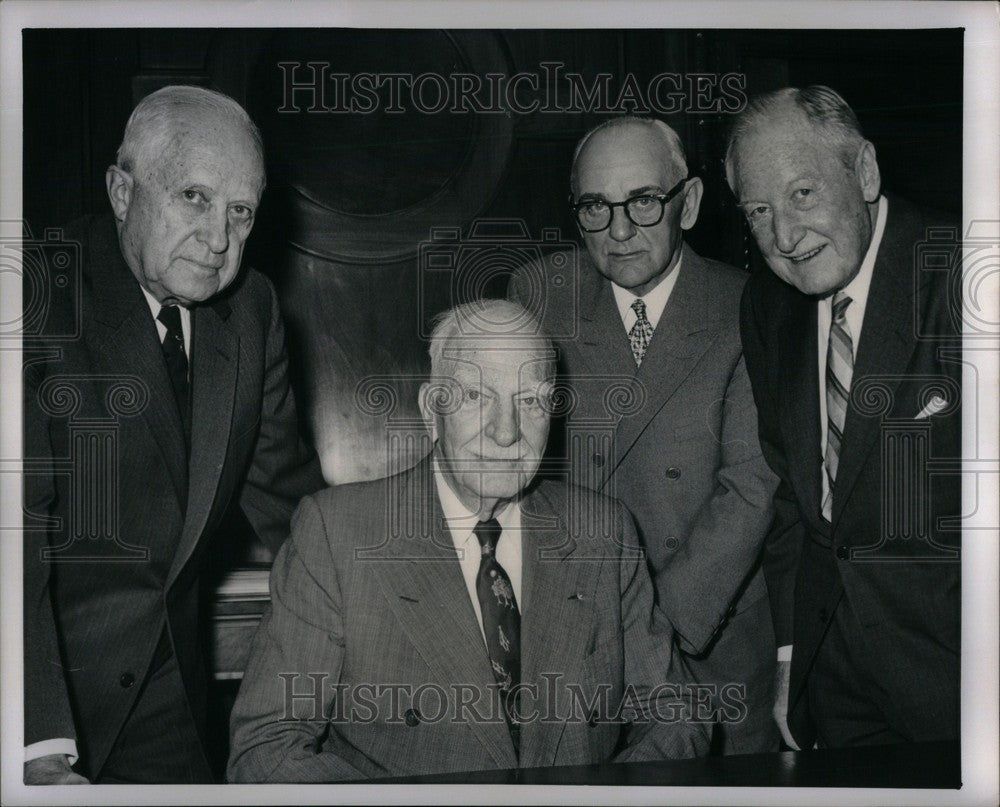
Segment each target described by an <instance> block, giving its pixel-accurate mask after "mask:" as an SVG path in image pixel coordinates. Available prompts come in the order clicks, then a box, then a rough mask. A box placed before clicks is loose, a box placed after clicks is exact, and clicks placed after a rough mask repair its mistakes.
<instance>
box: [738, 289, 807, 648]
mask: <svg viewBox="0 0 1000 807" xmlns="http://www.w3.org/2000/svg"><path fill="white" fill-rule="evenodd" d="M740 329H741V335H742V339H743V351H744V355H745V357H746V362H747V370H748V371H749V376H750V379H751V382H752V384H753V394H754V400H755V401H756V404H757V412H758V430H759V436H760V446H761V450H762V452H763V454H764V458H765V459H766V460H767V463H768V465H770V466H771V468H772V469H773V471H774V472H775V473H776V474H777V476H778V488H777V490H776V492H775V494H774V520H773V522H772V523H771V528H770V530H768V532H767V536H766V538H765V540H764V555H763V561H762V562H763V568H764V577H765V579H766V581H767V590H768V596H769V597H770V601H771V619H772V621H773V622H774V636H775V640H776V642H777V644H778V646H779V647H781V646H784V645H790V644H791V643H792V620H793V614H794V611H793V603H794V595H795V578H796V574H797V570H798V564H799V554H800V552H801V549H802V539H803V536H804V529H805V528H804V525H803V523H802V518H801V515H800V513H799V508H798V504H797V503H796V501H795V496H794V493H793V492H792V487H791V483H790V479H789V476H788V473H789V472H788V463H787V460H786V457H785V451H784V446H783V445H782V439H781V429H780V423H779V420H778V408H777V401H776V399H775V394H774V393H775V391H774V389H773V388H772V387H773V385H772V382H771V381H769V377H768V374H767V367H766V366H765V356H766V353H765V347H764V341H763V338H762V335H761V326H760V319H759V316H758V312H757V308H756V304H755V299H754V296H753V292H752V286H751V285H750V284H747V288H746V290H745V292H744V294H743V302H742V309H741V315H740Z"/></svg>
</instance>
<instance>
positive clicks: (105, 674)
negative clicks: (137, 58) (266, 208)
mask: <svg viewBox="0 0 1000 807" xmlns="http://www.w3.org/2000/svg"><path fill="white" fill-rule="evenodd" d="M263 189H264V161H263V152H262V146H261V140H260V135H259V133H258V132H257V129H256V127H255V126H254V125H253V123H252V122H251V121H250V119H249V117H247V115H246V113H245V112H244V111H243V109H242V108H241V107H240V106H239V105H238V104H237V103H236V102H235V101H233V100H232V99H231V98H228V97H226V96H224V95H222V94H220V93H216V92H212V91H209V90H205V89H201V88H196V87H166V88H163V89H161V90H159V91H157V92H155V93H153V94H152V95H150V96H148V97H147V98H145V99H144V100H143V101H142V102H141V103H140V104H139V105H138V107H137V108H136V110H135V111H134V112H133V114H132V116H131V118H130V119H129V122H128V125H127V127H126V130H125V136H124V139H123V142H122V145H121V148H120V149H119V152H118V161H117V163H116V164H115V165H113V166H111V167H110V168H109V169H108V171H107V191H108V197H109V199H110V201H111V208H112V212H113V214H114V215H113V218H112V217H110V216H107V217H101V218H95V219H91V220H85V221H83V222H80V223H78V224H77V225H74V226H73V227H71V228H70V229H69V231H68V236H69V239H70V240H73V241H75V242H76V243H78V244H79V246H80V256H81V265H80V266H78V267H75V268H76V269H77V270H78V272H79V277H80V296H79V298H78V299H73V300H72V301H71V302H72V304H74V305H76V304H78V305H79V315H80V322H81V329H80V330H81V333H80V336H79V338H78V339H75V340H71V341H68V342H60V341H58V340H56V341H53V343H52V349H51V350H49V351H39V352H38V353H33V354H31V355H30V356H29V357H28V358H27V359H26V361H25V371H24V381H25V435H26V439H25V456H26V458H27V459H28V460H29V461H30V466H29V467H30V468H31V469H36V470H35V471H31V470H29V473H27V474H26V479H25V509H26V512H27V513H28V514H29V516H30V518H31V519H36V518H39V517H41V518H42V519H44V520H43V521H42V522H40V523H42V524H43V525H44V528H42V529H38V528H37V527H35V528H32V526H29V527H28V529H26V531H25V553H24V582H25V620H24V631H25V735H26V736H25V742H26V746H27V747H26V753H25V781H26V783H29V784H47V783H85V782H87V781H94V782H102V783H104V782H166V783H182V782H207V781H211V772H210V768H209V764H208V762H207V760H206V755H205V748H204V745H203V743H204V736H205V709H206V692H207V675H208V674H207V671H206V664H205V659H204V656H203V652H202V649H201V646H200V642H199V625H198V616H199V596H198V588H199V580H200V577H199V575H200V571H201V567H202V565H203V559H204V557H205V550H206V546H207V544H208V543H209V541H210V540H211V537H212V535H213V533H214V532H215V531H216V530H217V528H218V527H219V525H220V522H221V521H222V520H223V517H224V516H225V514H226V512H227V510H228V509H229V508H230V506H234V505H237V504H238V505H239V506H240V507H241V508H242V510H243V511H244V513H245V514H246V516H247V517H248V519H249V521H250V522H251V524H252V525H253V526H254V528H255V529H256V531H257V533H258V535H259V536H260V537H261V538H262V539H263V540H264V541H265V542H266V543H267V544H268V546H269V547H270V548H271V549H272V550H274V551H276V550H277V548H278V547H279V546H280V544H281V542H282V540H283V539H284V537H285V535H286V534H287V529H288V520H289V518H290V516H291V512H292V510H293V508H294V506H295V504H296V503H297V501H298V499H299V498H300V497H301V496H303V495H305V494H306V493H308V492H310V491H312V490H315V489H316V488H318V487H319V486H320V485H321V484H322V479H321V476H320V474H319V468H318V463H317V462H316V458H315V455H314V453H313V452H312V451H311V450H310V449H308V448H307V447H306V445H305V444H304V443H303V442H302V441H301V439H300V438H299V434H298V421H297V417H296V410H295V404H294V400H293V398H292V395H291V391H290V389H289V386H288V379H287V359H286V356H285V347H284V332H283V328H282V324H281V319H280V317H279V313H278V306H277V301H276V299H275V295H274V291H273V289H272V287H271V285H270V283H269V282H268V281H267V280H266V279H265V278H264V277H263V276H262V275H261V274H259V273H257V272H256V271H254V270H246V271H244V272H242V273H240V261H241V258H242V254H243V246H244V244H245V243H246V239H247V237H248V236H249V234H250V230H251V228H252V227H253V223H254V215H255V211H256V209H257V205H258V203H259V201H260V197H261V193H262V192H263ZM72 307H73V306H66V307H65V309H63V308H57V309H55V310H52V311H49V312H47V313H48V316H49V320H48V325H49V327H50V328H51V329H52V332H53V333H66V332H69V331H67V326H68V323H70V322H71V321H72V320H73V318H74V317H75V316H76V315H77V311H75V310H71V308H72ZM102 424H103V425H104V426H105V427H107V428H109V429H110V433H109V432H108V430H107V428H106V429H105V431H103V432H100V433H99V436H98V437H96V438H88V439H83V440H81V439H80V437H81V436H85V435H81V434H80V433H79V432H78V431H77V430H78V429H79V428H83V429H84V431H86V429H87V428H98V427H100V426H101V425H102ZM96 440H101V441H102V442H101V443H100V445H101V446H105V445H106V446H107V448H102V452H107V453H99V454H95V453H94V451H93V448H94V443H95V441H96ZM108 441H111V443H110V444H109V443H108ZM87 452H90V453H87ZM108 453H110V457H109V456H108ZM65 458H70V459H71V460H73V468H72V470H71V471H70V472H69V473H67V472H66V471H65V470H60V465H61V464H65ZM39 468H41V469H42V470H40V471H38V470H37V469H39ZM38 523H39V522H37V521H36V522H35V524H38ZM90 539H93V540H90ZM71 765H72V766H73V767H71Z"/></svg>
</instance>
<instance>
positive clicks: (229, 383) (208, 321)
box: [167, 300, 239, 586]
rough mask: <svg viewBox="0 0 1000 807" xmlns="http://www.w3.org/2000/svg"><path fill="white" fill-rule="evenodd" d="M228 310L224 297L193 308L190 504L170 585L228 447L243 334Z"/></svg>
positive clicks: (211, 496)
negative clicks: (237, 331)
mask: <svg viewBox="0 0 1000 807" xmlns="http://www.w3.org/2000/svg"><path fill="white" fill-rule="evenodd" d="M229 312H230V308H229V304H228V303H227V302H226V301H225V300H220V301H219V302H217V303H214V304H212V305H208V306H199V307H196V308H194V309H193V310H192V317H191V324H192V339H191V343H192V345H193V349H192V351H191V381H192V384H191V387H192V402H191V460H190V466H189V467H190V473H189V477H190V480H189V487H188V497H187V501H188V507H187V514H186V516H185V519H184V531H183V532H182V534H181V541H180V545H179V546H178V547H177V551H176V553H175V554H174V560H173V563H172V565H171V567H170V573H169V575H168V577H167V585H168V586H169V585H170V584H171V583H172V582H173V581H174V580H175V579H176V577H177V574H178V573H179V572H180V570H181V569H182V568H183V566H184V564H185V563H186V562H187V559H188V557H190V555H191V552H192V550H193V549H194V547H195V545H196V544H197V543H198V539H199V538H200V537H201V534H202V532H204V529H205V524H206V522H207V520H208V516H209V513H210V512H211V509H212V504H213V502H214V501H215V493H216V490H217V489H218V486H219V476H220V474H221V473H222V468H223V465H224V462H225V458H226V451H227V449H228V447H229V431H230V426H231V424H232V418H233V405H234V399H235V392H236V378H237V369H238V363H239V336H238V335H237V333H236V332H235V330H234V329H233V328H232V327H231V326H230V325H229V324H228V322H227V319H228V316H229Z"/></svg>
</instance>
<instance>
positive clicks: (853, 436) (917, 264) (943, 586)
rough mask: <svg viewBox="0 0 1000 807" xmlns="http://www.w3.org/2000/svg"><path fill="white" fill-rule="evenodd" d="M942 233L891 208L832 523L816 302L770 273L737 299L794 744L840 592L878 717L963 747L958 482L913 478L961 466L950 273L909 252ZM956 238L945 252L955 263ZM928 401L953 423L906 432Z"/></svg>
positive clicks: (902, 206) (949, 476)
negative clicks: (880, 705)
mask: <svg viewBox="0 0 1000 807" xmlns="http://www.w3.org/2000/svg"><path fill="white" fill-rule="evenodd" d="M940 224H941V222H940V220H935V219H932V218H929V217H928V215H927V214H925V213H923V212H921V211H919V210H917V209H916V208H914V207H912V206H911V205H909V204H907V203H905V202H904V201H903V200H901V199H897V198H894V197H890V198H889V209H888V218H887V223H886V227H885V232H884V234H883V238H882V243H881V246H880V248H879V251H878V255H877V259H876V262H875V268H874V273H873V276H872V282H871V287H870V290H869V293H868V302H867V307H866V309H865V319H864V324H863V327H862V331H861V342H860V344H859V345H858V350H857V358H856V362H855V367H854V374H853V379H852V383H851V405H850V406H849V409H848V414H847V419H846V422H845V427H844V437H843V442H842V447H841V454H840V462H839V466H838V471H837V479H836V482H835V486H834V490H833V496H834V499H833V501H834V509H833V521H832V524H831V525H829V526H828V525H826V523H825V522H824V520H823V519H822V517H821V504H822V503H821V485H822V479H821V476H820V475H821V473H822V472H823V468H822V456H821V447H820V420H819V412H820V410H819V382H818V378H817V374H818V368H817V335H816V327H817V326H816V316H817V315H816V310H817V303H816V300H815V298H810V297H807V296H805V295H803V294H801V293H800V292H799V291H798V290H796V289H795V288H793V287H792V286H790V285H788V284H787V283H784V282H783V281H781V280H779V279H778V278H777V277H776V276H775V275H774V274H772V273H771V272H770V271H761V272H759V273H757V274H755V275H754V277H753V278H752V279H751V281H750V282H749V283H748V284H747V288H746V292H745V294H744V297H743V309H742V333H743V342H744V350H745V352H746V359H747V368H748V370H749V372H750V378H751V381H752V383H753V391H754V398H755V399H756V401H757V409H758V412H759V413H760V435H761V444H762V447H763V449H764V455H765V456H766V457H767V460H768V462H769V463H770V465H771V467H772V468H774V470H775V471H776V472H777V474H778V475H779V477H780V478H781V484H780V487H779V490H778V493H777V495H776V497H775V505H776V509H777V515H776V518H775V523H774V527H773V529H772V531H771V534H770V535H769V536H768V542H767V548H766V554H765V571H766V573H767V580H768V589H769V591H770V594H771V611H772V613H773V615H774V623H775V633H776V636H777V640H778V643H779V645H784V644H793V645H794V652H793V655H792V672H791V707H790V713H789V721H790V727H791V728H792V731H793V732H794V733H795V736H796V738H797V739H798V740H799V743H800V744H801V745H802V746H803V747H807V746H808V745H812V742H813V737H814V734H813V727H812V725H811V723H810V720H809V718H808V714H807V710H806V703H805V700H806V699H805V698H803V697H802V695H803V692H804V685H805V683H806V680H807V676H808V673H809V669H810V667H811V664H812V661H813V658H814V656H815V653H816V650H817V648H818V647H819V644H820V641H821V639H822V637H823V634H824V631H825V630H826V627H827V624H828V622H829V620H830V618H831V617H832V614H833V609H834V607H835V605H836V604H837V601H838V598H839V597H840V596H841V595H843V596H846V597H847V598H848V599H849V600H850V604H851V606H852V608H853V610H854V612H855V613H856V614H857V616H858V619H859V621H860V623H861V628H862V630H863V635H862V636H860V637H857V640H858V645H859V652H862V653H864V654H865V656H866V657H867V658H868V660H869V668H870V669H871V670H872V671H873V674H874V675H875V677H876V680H878V681H879V682H880V685H881V686H882V687H884V688H885V689H886V691H887V692H888V693H891V697H889V698H887V702H886V704H885V709H886V710H887V714H891V715H894V716H895V718H896V719H895V720H894V722H895V724H896V725H897V726H898V727H899V729H900V731H902V732H903V733H905V734H909V735H910V736H911V739H913V740H918V739H932V738H934V737H948V736H957V730H958V722H957V720H958V711H957V710H958V669H959V666H958V652H959V606H960V571H961V570H960V566H959V563H958V562H957V545H958V541H959V535H960V533H959V528H960V527H959V523H958V516H959V515H960V513H961V508H960V500H961V486H960V481H959V477H958V475H957V474H956V473H955V472H954V471H951V472H950V473H944V474H941V473H934V474H930V473H928V472H927V470H921V471H919V472H915V471H914V470H913V469H914V468H916V467H917V465H918V463H917V462H916V460H917V459H918V458H919V457H920V456H921V455H922V456H923V458H924V459H925V460H927V459H929V460H948V459H951V460H955V459H958V458H959V457H960V456H961V411H960V395H961V365H960V356H961V341H960V339H959V332H960V330H959V329H960V326H958V329H957V327H956V318H957V317H958V314H957V312H956V309H955V308H954V307H953V306H952V305H951V302H952V300H954V299H955V297H954V296H953V295H955V294H957V289H956V288H949V283H950V282H951V281H952V280H953V279H954V276H953V274H952V273H951V272H949V271H942V270H941V269H940V268H938V269H937V270H936V271H935V270H933V267H931V269H929V268H928V267H927V266H921V260H920V258H921V253H920V252H919V251H918V247H919V245H920V244H922V243H926V242H928V241H929V237H930V236H931V235H937V234H939V233H940V232H941V231H940V230H939V231H938V233H934V232H932V231H931V230H929V228H931V227H933V226H935V225H938V226H940ZM953 239H954V236H952V238H951V239H948V238H945V239H944V240H943V243H944V246H945V250H946V252H947V251H949V249H948V248H949V245H951V248H950V252H951V253H952V256H951V257H952V259H954V253H955V248H954V240H953ZM938 253H939V254H940V250H938ZM948 266H953V264H948V265H946V267H945V268H946V269H947V268H948ZM959 306H960V303H959ZM958 311H960V307H959V309H958ZM935 393H938V394H940V395H941V396H942V397H944V398H945V399H947V400H948V402H949V403H948V407H947V408H946V410H945V411H943V412H942V413H941V414H938V415H934V416H933V417H931V418H928V419H925V420H921V421H918V420H914V419H915V418H916V416H917V415H918V414H919V413H920V412H921V410H922V409H923V408H924V407H925V406H926V404H927V403H928V401H929V400H930V398H931V397H933V394H935ZM922 429H926V432H924V431H922ZM900 450H903V451H911V450H912V451H913V452H914V453H913V454H912V455H911V456H910V459H911V460H912V461H913V464H911V465H907V464H906V463H905V462H903V461H902V460H901V459H900V460H898V461H897V460H892V461H887V459H886V458H887V457H895V456H897V454H896V453H895V452H898V451H900ZM914 505H915V506H916V507H917V508H918V509H917V510H912V509H911V508H912V507H913V506H914ZM893 536H894V538H895V539H894V540H889V541H887V542H886V543H885V544H884V545H883V546H881V547H879V548H878V549H877V550H874V551H872V549H873V548H874V547H876V546H877V545H878V544H879V543H880V539H881V537H893ZM931 542H934V543H939V544H944V545H949V546H946V547H935V546H934V545H933V543H931ZM865 547H867V548H868V551H866V552H864V553H863V554H862V555H860V556H858V555H855V556H854V558H853V559H851V558H850V553H851V550H852V549H853V550H855V551H857V550H858V549H859V548H865ZM818 551H826V552H827V553H830V552H833V553H834V554H835V557H836V559H837V560H836V566H837V569H838V571H839V575H837V576H835V577H831V576H830V575H824V574H821V573H819V571H818V569H819V566H820V564H817V563H815V562H807V561H806V560H805V557H806V555H807V553H813V552H818ZM876 697H877V696H876Z"/></svg>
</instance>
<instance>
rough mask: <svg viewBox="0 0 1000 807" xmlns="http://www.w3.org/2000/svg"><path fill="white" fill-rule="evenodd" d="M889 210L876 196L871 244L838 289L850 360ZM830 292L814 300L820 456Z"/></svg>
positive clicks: (823, 444)
mask: <svg viewBox="0 0 1000 807" xmlns="http://www.w3.org/2000/svg"><path fill="white" fill-rule="evenodd" d="M888 210H889V202H888V200H887V199H886V198H885V197H884V196H881V197H879V201H878V214H877V216H876V218H875V231H874V232H873V233H872V240H871V243H870V244H868V251H867V252H866V253H865V259H864V260H863V261H862V262H861V268H860V269H859V270H858V273H857V274H856V275H855V276H854V279H853V280H852V281H851V282H850V283H848V284H847V285H846V286H844V288H843V289H842V291H843V292H844V294H846V295H847V296H848V297H850V298H851V304H850V305H849V306H847V311H845V312H844V319H846V320H847V327H848V329H849V330H850V332H851V350H852V352H853V353H854V359H855V361H857V358H858V345H859V344H861V326H862V325H863V324H864V321H865V308H866V307H867V305H868V289H869V288H870V287H871V284H872V274H873V272H874V270H875V256H876V255H878V248H879V245H880V244H881V243H882V234H883V233H884V232H885V217H886V213H887V212H888ZM834 296H835V295H833V294H831V295H829V296H828V297H824V298H823V299H822V300H820V301H819V302H817V303H816V306H817V308H816V336H817V337H818V338H817V340H816V341H817V350H816V362H817V365H816V366H817V369H818V370H819V376H818V378H819V428H820V447H819V448H820V456H821V457H825V456H826V432H827V419H826V351H827V347H828V345H829V344H830V323H831V321H832V320H833V298H834ZM820 476H821V477H822V479H823V490H822V492H821V495H820V501H821V502H825V501H826V497H827V494H828V493H829V492H830V480H829V479H827V476H826V470H825V469H824V471H823V473H821V474H820Z"/></svg>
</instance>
